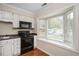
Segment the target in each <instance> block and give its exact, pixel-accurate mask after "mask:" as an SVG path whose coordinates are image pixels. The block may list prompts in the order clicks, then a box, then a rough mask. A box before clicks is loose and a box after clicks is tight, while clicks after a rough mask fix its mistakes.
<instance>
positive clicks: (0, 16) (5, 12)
mask: <svg viewBox="0 0 79 59" xmlns="http://www.w3.org/2000/svg"><path fill="white" fill-rule="evenodd" d="M0 7H1V6H0ZM1 8H2V9H1ZM1 8H0V21H4V22H12V23H13V27H14V28H18V27H19V21H25V22H31V23H32V28H34V18H33V16H32V15H31V16H29V13H28V12H26V13H24V12H23V11H21V10H20V11H17V8H16V10H15V9H12V7H11V8H9V7H8V8H7V6H5V7H4V6H3V7H1ZM10 9H12V10H10Z"/></svg>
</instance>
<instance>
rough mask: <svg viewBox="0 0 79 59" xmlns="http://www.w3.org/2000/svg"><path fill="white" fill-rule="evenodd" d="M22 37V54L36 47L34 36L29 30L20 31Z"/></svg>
mask: <svg viewBox="0 0 79 59" xmlns="http://www.w3.org/2000/svg"><path fill="white" fill-rule="evenodd" d="M18 34H19V36H20V37H21V54H23V53H26V52H28V51H30V50H32V49H33V48H34V36H33V35H31V34H30V32H29V31H19V32H18Z"/></svg>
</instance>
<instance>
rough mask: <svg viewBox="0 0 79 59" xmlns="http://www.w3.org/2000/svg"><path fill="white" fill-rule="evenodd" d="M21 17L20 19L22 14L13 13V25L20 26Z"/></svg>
mask: <svg viewBox="0 0 79 59" xmlns="http://www.w3.org/2000/svg"><path fill="white" fill-rule="evenodd" d="M19 19H20V16H19V15H18V14H13V27H14V28H17V27H19Z"/></svg>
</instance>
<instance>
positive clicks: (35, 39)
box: [34, 36, 37, 48]
mask: <svg viewBox="0 0 79 59" xmlns="http://www.w3.org/2000/svg"><path fill="white" fill-rule="evenodd" d="M36 46H37V36H34V48H36Z"/></svg>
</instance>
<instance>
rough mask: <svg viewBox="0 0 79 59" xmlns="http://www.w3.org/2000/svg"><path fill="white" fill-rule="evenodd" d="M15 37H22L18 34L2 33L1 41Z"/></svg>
mask: <svg viewBox="0 0 79 59" xmlns="http://www.w3.org/2000/svg"><path fill="white" fill-rule="evenodd" d="M14 38H20V37H19V36H18V35H0V41H2V40H8V39H14Z"/></svg>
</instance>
